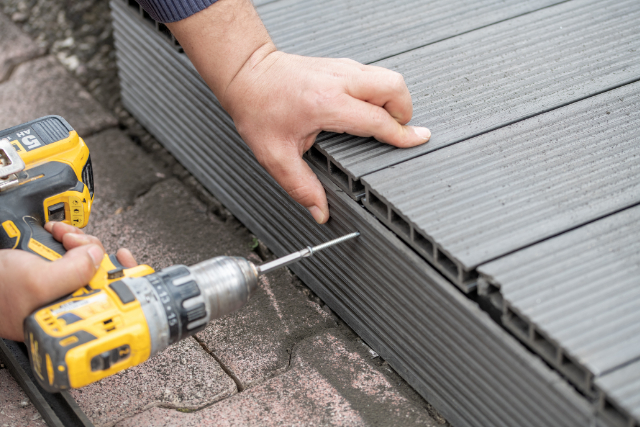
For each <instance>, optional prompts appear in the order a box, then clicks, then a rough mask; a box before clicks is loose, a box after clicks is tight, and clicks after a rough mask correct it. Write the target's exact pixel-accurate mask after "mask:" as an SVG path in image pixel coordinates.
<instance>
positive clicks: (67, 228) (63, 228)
mask: <svg viewBox="0 0 640 427" xmlns="http://www.w3.org/2000/svg"><path fill="white" fill-rule="evenodd" d="M44 229H45V230H47V231H48V232H49V233H51V234H52V235H53V238H54V239H56V240H57V241H58V242H62V236H64V235H65V234H67V233H73V234H84V232H83V231H82V230H80V229H79V228H77V227H74V226H73V225H69V224H65V223H64V222H57V221H49V222H47V223H46V224H45V225H44Z"/></svg>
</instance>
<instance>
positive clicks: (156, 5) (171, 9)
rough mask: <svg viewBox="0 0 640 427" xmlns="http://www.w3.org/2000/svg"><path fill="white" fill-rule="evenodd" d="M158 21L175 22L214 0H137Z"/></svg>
mask: <svg viewBox="0 0 640 427" xmlns="http://www.w3.org/2000/svg"><path fill="white" fill-rule="evenodd" d="M137 2H138V3H139V4H140V6H142V8H143V9H144V10H146V11H147V13H148V14H149V15H151V17H152V18H153V19H154V20H156V21H158V22H163V23H167V22H175V21H180V20H181V19H184V18H187V17H189V16H191V15H193V14H195V13H197V12H200V11H201V10H203V9H206V8H207V7H209V6H211V5H212V4H213V3H215V2H216V0H137Z"/></svg>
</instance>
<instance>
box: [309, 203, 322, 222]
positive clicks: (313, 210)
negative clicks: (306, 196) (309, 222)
mask: <svg viewBox="0 0 640 427" xmlns="http://www.w3.org/2000/svg"><path fill="white" fill-rule="evenodd" d="M307 209H309V213H310V214H311V216H312V217H313V219H315V220H316V222H317V223H318V224H322V223H323V222H324V214H323V213H322V211H321V210H320V208H319V207H317V206H311V207H310V208H307Z"/></svg>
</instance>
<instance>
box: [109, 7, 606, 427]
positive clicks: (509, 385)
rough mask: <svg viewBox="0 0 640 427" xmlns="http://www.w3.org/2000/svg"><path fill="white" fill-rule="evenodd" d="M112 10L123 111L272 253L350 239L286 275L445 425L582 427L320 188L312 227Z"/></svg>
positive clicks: (520, 356)
mask: <svg viewBox="0 0 640 427" xmlns="http://www.w3.org/2000/svg"><path fill="white" fill-rule="evenodd" d="M112 7H113V9H114V28H115V36H116V45H117V54H118V65H119V69H120V77H121V83H122V95H123V101H124V103H125V105H126V106H127V108H128V109H130V111H132V112H133V114H134V115H135V116H136V117H137V118H138V119H139V120H140V121H141V123H143V124H144V125H145V126H146V127H147V128H148V129H149V130H150V131H151V132H152V133H153V134H154V135H155V136H156V137H157V138H158V140H159V141H161V142H162V143H163V144H164V145H165V146H166V147H167V148H168V149H169V150H170V151H171V152H172V153H173V154H174V155H175V156H176V157H177V158H178V159H179V160H180V161H181V162H182V163H183V164H184V165H185V166H186V167H187V168H188V169H189V170H190V171H191V172H192V173H193V174H194V175H195V176H196V178H198V179H199V180H200V181H201V182H202V183H203V184H204V185H205V186H206V187H207V188H208V189H209V190H210V191H211V192H212V193H213V194H214V195H215V196H216V197H218V198H219V199H220V200H221V201H222V202H223V203H224V204H225V206H227V208H229V209H230V210H231V211H232V212H233V213H234V215H236V216H237V217H238V218H239V219H240V220H241V221H243V222H244V223H245V224H246V225H247V226H248V227H249V229H250V230H252V232H254V233H255V234H256V235H257V236H259V238H260V239H262V240H263V241H264V242H265V243H266V244H267V245H268V246H269V247H270V248H271V249H272V250H273V251H274V252H275V253H276V254H278V255H282V254H285V253H287V252H288V251H291V250H294V249H297V248H299V247H302V246H305V245H308V244H310V243H311V244H313V243H318V242H321V241H325V240H326V239H328V238H331V237H334V236H338V235H340V234H344V233H346V232H349V231H353V230H358V231H360V233H361V237H360V238H359V239H358V242H357V244H356V243H349V244H347V245H345V246H344V247H339V248H336V250H335V251H331V252H326V253H320V254H318V257H317V258H314V259H310V260H309V261H308V262H305V263H299V264H297V265H296V266H295V267H293V269H294V271H295V272H296V273H297V274H298V275H299V276H300V277H301V278H302V279H303V280H304V281H305V282H306V283H307V284H308V285H309V286H310V287H311V288H312V289H313V290H314V291H315V292H316V293H317V294H318V295H319V296H320V297H321V298H323V299H324V300H325V301H326V302H327V303H328V304H329V306H330V307H331V308H332V309H333V310H335V311H336V312H337V313H338V314H339V315H340V316H341V317H342V318H343V319H344V320H345V321H346V322H347V323H348V324H349V325H350V326H352V327H353V328H354V330H355V331H356V332H357V333H358V334H359V335H360V336H362V337H363V339H364V340H365V341H366V342H367V343H368V344H369V345H371V347H372V348H374V349H375V350H376V351H377V352H378V353H379V354H380V355H381V356H382V357H384V358H385V360H387V361H388V362H389V363H390V365H391V366H393V367H394V369H396V370H397V371H398V372H399V373H400V374H401V375H402V376H403V377H404V378H405V379H407V381H408V382H409V383H410V384H411V385H412V386H413V387H415V388H416V390H418V391H419V392H420V393H421V394H422V395H423V396H424V397H425V398H426V399H427V400H428V401H429V402H430V403H431V404H433V405H434V406H435V407H436V408H438V410H440V411H441V412H442V413H443V414H444V416H445V417H447V419H449V420H450V421H451V422H452V423H453V424H454V425H456V426H457V427H461V426H477V425H486V426H514V425H518V426H549V425H553V426H584V425H589V424H590V423H591V422H592V421H593V417H594V416H593V410H592V407H591V405H590V404H589V402H588V401H587V400H586V399H585V398H584V397H582V396H580V395H579V394H578V393H577V392H576V391H575V390H574V389H573V388H572V387H570V386H569V385H568V384H567V383H566V381H564V380H563V379H562V378H560V377H559V376H558V375H557V374H556V373H555V372H553V371H552V370H551V369H550V368H548V367H547V366H546V365H545V364H544V363H542V362H541V361H540V360H539V359H538V358H537V357H535V356H534V355H532V354H531V353H530V352H529V351H527V350H526V349H525V348H523V347H522V346H521V345H520V344H519V343H518V342H517V341H516V340H515V339H514V338H513V337H511V336H510V335H509V334H507V333H506V332H505V331H504V330H503V329H502V328H501V327H500V326H499V325H498V324H496V323H495V322H494V321H493V320H491V319H490V318H489V317H488V316H487V315H486V314H485V313H484V312H482V310H480V309H479V307H478V306H477V305H476V304H475V303H474V302H473V301H471V300H469V299H467V298H466V297H465V296H464V295H462V294H461V293H460V292H459V291H457V290H456V289H455V288H454V287H453V286H452V285H451V284H450V283H449V282H448V281H446V280H445V279H444V278H443V277H442V276H441V275H440V274H439V273H438V272H437V271H436V270H434V269H433V268H432V267H430V266H429V265H428V264H427V263H426V262H425V261H424V260H423V259H422V258H420V257H419V256H418V255H417V254H415V253H414V252H413V251H412V250H411V249H410V248H408V247H407V246H406V245H405V244H404V243H403V242H402V241H400V240H399V239H398V238H397V237H396V236H395V235H394V234H393V233H392V232H390V231H389V230H388V229H386V228H385V227H384V226H383V225H382V224H380V223H379V222H378V221H377V220H376V219H375V218H374V217H373V215H371V214H370V213H369V212H367V211H366V210H365V209H363V208H362V207H361V206H360V205H358V204H357V203H356V202H354V201H353V200H351V199H350V198H349V197H348V196H346V195H345V194H344V193H343V192H341V191H340V190H339V189H338V188H336V187H335V186H334V185H333V184H332V183H330V182H329V181H327V180H326V179H325V178H322V179H323V183H324V185H325V188H326V190H327V195H328V198H329V203H330V206H331V214H332V219H331V221H330V222H329V223H328V224H327V225H325V226H318V225H317V224H315V223H314V221H313V219H312V218H311V217H310V216H309V215H308V214H307V213H306V211H305V210H304V209H303V208H301V207H300V206H298V205H297V204H295V203H293V202H292V200H291V199H290V198H289V197H288V196H287V195H286V193H285V192H284V191H283V190H282V189H281V188H280V187H279V186H277V185H276V184H275V183H274V181H273V180H272V179H271V178H270V177H269V176H268V174H267V173H266V172H265V171H264V169H263V168H262V167H260V166H259V164H258V163H257V162H256V160H255V158H254V157H253V156H252V154H251V153H250V151H249V150H248V149H247V147H246V146H245V145H244V143H243V142H242V140H241V139H240V137H239V136H238V134H237V133H236V131H235V129H234V127H233V123H232V121H231V120H230V118H229V117H228V116H227V114H226V113H225V112H224V111H223V110H222V109H221V108H220V106H219V104H218V103H217V102H216V101H215V99H214V97H213V95H212V94H211V93H210V92H209V90H208V89H207V88H206V85H205V84H204V83H203V82H202V81H201V79H200V78H199V77H198V76H197V74H196V73H195V71H194V70H193V68H192V67H191V66H190V64H189V63H188V62H187V60H186V58H185V57H184V56H183V55H180V54H178V53H177V52H176V51H175V50H173V49H172V48H171V47H170V46H169V45H168V44H167V43H166V42H165V41H164V40H163V39H162V38H161V36H160V35H158V34H156V33H155V32H154V31H153V30H152V29H150V28H147V27H146V25H145V23H144V22H143V21H142V20H141V19H139V18H138V16H137V15H136V14H135V13H132V12H130V11H129V9H128V6H126V4H125V3H123V2H120V1H113V2H112ZM167 100H171V101H170V102H169V101H167Z"/></svg>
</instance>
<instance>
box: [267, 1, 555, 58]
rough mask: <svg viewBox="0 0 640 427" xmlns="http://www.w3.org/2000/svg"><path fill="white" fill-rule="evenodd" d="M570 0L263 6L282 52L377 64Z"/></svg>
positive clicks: (279, 3)
mask: <svg viewBox="0 0 640 427" xmlns="http://www.w3.org/2000/svg"><path fill="white" fill-rule="evenodd" d="M561 1H564V0H533V1H532V0H529V1H519V0H457V1H451V0H430V1H424V0H391V1H390V0H367V1H362V0H278V1H276V2H272V3H269V4H265V5H261V6H259V7H257V10H258V12H259V14H260V17H261V18H262V20H263V21H264V24H265V26H266V27H267V29H268V30H269V34H271V37H272V39H273V40H274V42H275V43H276V46H278V49H280V50H282V51H284V52H288V53H295V54H298V55H306V56H323V57H332V58H351V59H354V60H356V61H359V62H362V63H371V62H374V61H379V60H381V59H383V58H387V57H389V56H393V55H396V54H398V53H401V52H406V51H408V50H411V49H415V48H418V47H421V46H425V45H427V44H429V43H433V42H436V41H439V40H443V39H445V38H448V37H452V36H455V35H458V34H462V33H465V32H467V31H471V30H474V29H477V28H480V27H483V26H486V25H490V24H493V23H496V22H499V21H502V20H505V19H509V18H513V17H515V16H518V15H522V14H525V13H529V12H532V11H534V10H538V9H541V8H544V7H547V6H550V5H552V4H558V3H560V2H561Z"/></svg>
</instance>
